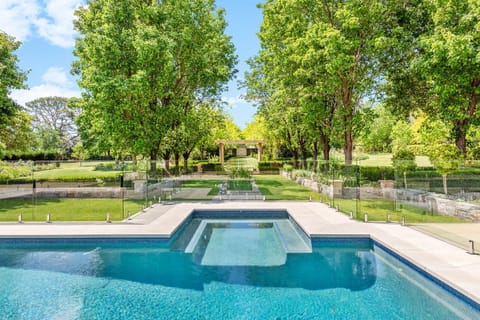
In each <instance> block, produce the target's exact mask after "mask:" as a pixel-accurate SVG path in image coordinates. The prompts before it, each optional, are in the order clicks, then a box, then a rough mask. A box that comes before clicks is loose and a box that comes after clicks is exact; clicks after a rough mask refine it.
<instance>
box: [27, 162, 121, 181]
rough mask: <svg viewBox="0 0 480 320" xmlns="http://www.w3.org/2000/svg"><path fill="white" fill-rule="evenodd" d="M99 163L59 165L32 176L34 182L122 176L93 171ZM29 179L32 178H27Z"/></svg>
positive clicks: (118, 172)
mask: <svg viewBox="0 0 480 320" xmlns="http://www.w3.org/2000/svg"><path fill="white" fill-rule="evenodd" d="M99 163H100V162H94V163H92V162H84V163H81V164H80V163H77V162H75V163H61V164H60V167H59V168H55V169H51V170H44V171H36V172H34V174H33V177H34V179H36V180H64V179H67V180H69V181H73V180H75V179H95V178H114V177H118V176H120V175H121V174H122V171H95V165H97V164H99ZM27 178H28V179H31V178H32V177H27Z"/></svg>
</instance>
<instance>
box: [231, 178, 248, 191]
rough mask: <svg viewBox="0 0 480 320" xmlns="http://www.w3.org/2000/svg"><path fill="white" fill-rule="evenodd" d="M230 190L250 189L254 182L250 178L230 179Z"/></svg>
mask: <svg viewBox="0 0 480 320" xmlns="http://www.w3.org/2000/svg"><path fill="white" fill-rule="evenodd" d="M228 190H240V191H249V190H252V183H251V182H250V180H229V181H228Z"/></svg>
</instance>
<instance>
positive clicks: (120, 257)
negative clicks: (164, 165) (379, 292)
mask: <svg viewBox="0 0 480 320" xmlns="http://www.w3.org/2000/svg"><path fill="white" fill-rule="evenodd" d="M0 266H1V267H9V268H23V269H38V270H47V271H53V272H64V273H71V274H81V275H89V276H96V277H107V278H113V279H122V280H128V281H135V282H141V283H147V284H158V285H163V286H170V287H178V288H188V289H195V290H203V287H204V285H205V284H207V283H210V282H213V281H217V282H224V283H230V284H241V285H251V286H258V287H286V288H304V289H308V290H321V289H327V288H346V289H350V290H364V289H366V288H369V287H371V286H372V285H373V284H374V283H375V281H376V277H377V266H376V259H375V255H374V254H373V252H372V249H371V244H369V245H367V246H366V245H365V244H363V245H360V246H358V245H355V244H354V245H352V243H349V242H343V243H334V242H331V243H330V244H327V245H325V244H322V245H318V244H317V245H315V246H314V250H313V252H312V253H308V254H306V253H302V254H288V255H287V260H286V262H285V264H284V265H281V266H202V265H198V264H196V263H194V262H193V259H192V254H187V253H183V252H178V251H170V249H169V248H168V247H162V246H160V248H159V247H158V246H157V247H155V246H154V245H152V244H149V245H147V246H145V244H143V245H142V244H136V245H135V244H129V245H123V246H122V245H115V246H109V245H108V244H105V243H103V244H101V248H99V245H94V244H89V245H87V246H83V247H81V249H79V248H75V247H74V246H73V245H72V246H70V247H65V246H63V247H54V246H51V247H48V246H47V247H46V248H45V247H44V248H42V249H40V248H37V249H35V250H28V249H27V248H20V249H19V248H16V249H6V248H2V249H0Z"/></svg>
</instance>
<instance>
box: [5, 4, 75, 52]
mask: <svg viewBox="0 0 480 320" xmlns="http://www.w3.org/2000/svg"><path fill="white" fill-rule="evenodd" d="M83 2H84V1H83V0H44V1H41V0H0V30H3V31H4V32H6V33H7V34H9V35H11V36H14V37H15V38H16V39H17V40H20V41H25V40H28V38H29V37H31V36H33V35H37V36H40V37H41V38H44V39H45V40H47V41H48V42H50V43H51V44H53V45H56V46H59V47H63V48H69V47H72V46H73V45H74V43H75V40H74V38H75V35H76V33H75V31H74V30H73V19H74V15H73V13H74V11H75V9H76V8H78V6H80V5H82V4H83Z"/></svg>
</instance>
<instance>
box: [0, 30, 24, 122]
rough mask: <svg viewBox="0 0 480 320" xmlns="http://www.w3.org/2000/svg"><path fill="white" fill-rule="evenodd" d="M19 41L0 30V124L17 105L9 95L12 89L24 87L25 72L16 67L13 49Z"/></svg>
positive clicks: (10, 115)
mask: <svg viewBox="0 0 480 320" xmlns="http://www.w3.org/2000/svg"><path fill="white" fill-rule="evenodd" d="M19 47H20V42H18V41H15V39H14V38H12V37H10V36H9V35H7V34H6V33H5V32H3V31H1V30H0V126H2V125H5V124H7V123H8V122H9V121H10V120H11V117H12V116H13V115H15V112H16V111H17V110H18V109H19V106H18V105H17V104H16V103H15V102H14V101H13V100H12V99H11V98H10V97H9V94H10V93H11V91H12V89H22V88H25V80H26V79H27V73H26V72H23V71H21V70H20V69H19V67H18V65H17V64H18V57H17V56H16V55H15V53H14V52H15V50H17V49H18V48H19Z"/></svg>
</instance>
